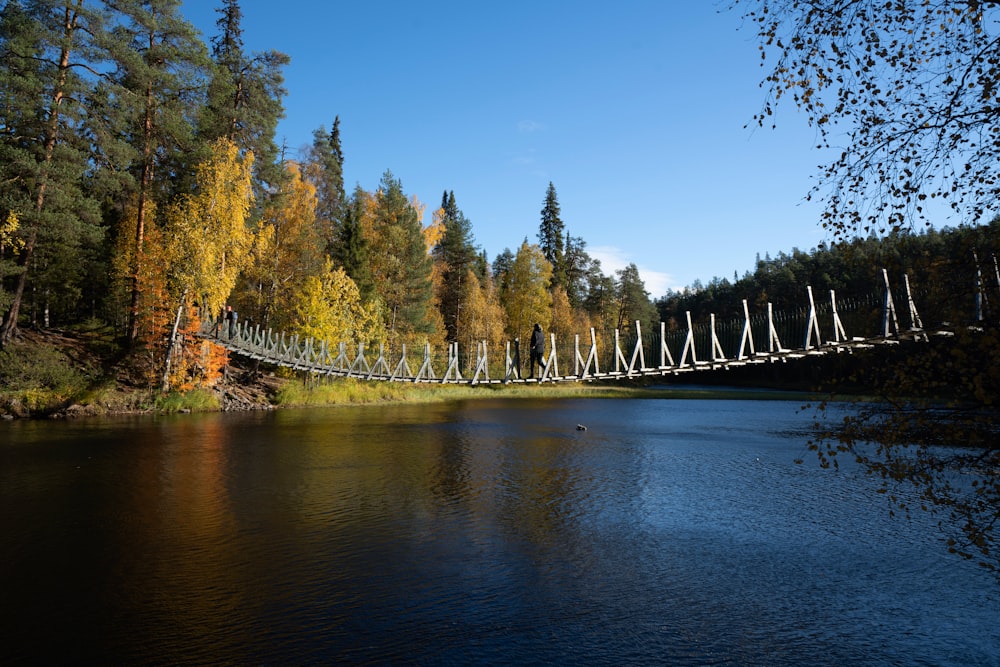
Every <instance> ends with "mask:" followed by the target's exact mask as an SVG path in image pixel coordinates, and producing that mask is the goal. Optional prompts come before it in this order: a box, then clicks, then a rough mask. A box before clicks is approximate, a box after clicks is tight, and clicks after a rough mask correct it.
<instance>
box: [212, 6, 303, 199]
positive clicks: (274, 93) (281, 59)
mask: <svg viewBox="0 0 1000 667" xmlns="http://www.w3.org/2000/svg"><path fill="white" fill-rule="evenodd" d="M216 12H217V13H218V14H219V19H218V21H216V26H217V27H218V29H219V33H218V34H217V35H216V36H215V37H213V38H212V60H213V70H212V78H211V82H210V84H209V87H208V100H207V103H206V105H205V109H204V113H203V114H202V119H201V123H200V125H201V135H202V137H203V139H205V140H206V141H208V142H211V141H213V140H215V139H219V138H225V139H228V140H229V141H232V142H233V143H235V144H236V145H237V146H239V147H240V149H241V150H242V151H244V152H247V151H250V152H252V153H253V154H254V164H255V165H256V166H255V173H254V176H255V179H254V180H255V186H254V190H255V192H256V194H257V197H258V198H260V199H261V200H263V197H262V195H263V194H264V192H265V190H266V189H267V188H268V186H276V185H277V184H278V180H279V179H280V178H281V177H282V175H283V169H282V166H281V164H280V163H279V161H278V146H277V145H276V143H275V140H274V136H275V131H276V130H277V127H278V121H279V120H280V119H281V118H283V117H284V108H283V106H282V99H283V98H284V96H285V93H286V91H285V88H284V74H283V69H284V67H286V66H287V65H288V64H289V63H290V62H291V59H290V58H289V57H288V56H287V55H285V54H284V53H281V52H279V51H273V50H271V51H264V52H261V53H253V54H249V55H248V54H247V53H246V52H245V50H244V46H243V28H242V25H241V24H242V20H243V12H242V11H241V9H240V4H239V0H222V7H220V8H218V9H217V10H216Z"/></svg>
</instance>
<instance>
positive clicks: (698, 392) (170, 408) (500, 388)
mask: <svg viewBox="0 0 1000 667" xmlns="http://www.w3.org/2000/svg"><path fill="white" fill-rule="evenodd" d="M123 358H124V357H123V355H122V354H121V351H120V350H118V349H117V348H116V346H115V345H114V344H113V342H112V341H111V340H110V339H109V337H108V335H107V332H106V331H104V330H101V329H99V328H93V329H87V328H82V329H79V330H74V331H61V332H45V333H40V332H31V331H28V332H24V334H23V335H22V336H21V338H19V339H18V340H17V341H16V342H15V343H14V344H12V345H9V346H8V347H7V348H6V349H4V350H3V351H0V417H2V418H5V419H12V418H54V417H83V416H95V415H106V414H134V413H164V414H165V413H177V412H206V411H219V410H226V411H231V410H266V409H272V408H277V407H281V408H292V407H317V406H338V405H367V404H374V403H428V402H440V401H454V400H475V399H486V398H504V399H508V398H509V399H519V398H541V397H544V398H673V399H686V398H741V399H784V400H808V398H809V395H808V394H805V393H803V392H795V391H770V390H763V389H762V390H754V389H733V388H727V387H697V386H685V385H669V384H667V383H668V382H669V378H666V379H658V380H656V382H655V384H654V383H653V382H651V381H650V380H636V379H633V380H618V381H609V382H564V383H549V382H546V383H540V384H510V385H504V384H480V385H475V386H471V385H456V384H423V383H419V384H418V383H408V382H367V381H364V380H358V379H352V378H331V379H317V378H309V377H303V375H302V374H295V373H291V372H286V371H282V370H281V369H274V368H266V369H256V370H251V369H250V368H248V367H246V368H245V367H241V366H240V364H239V361H238V360H233V365H232V366H231V367H230V368H229V369H228V372H227V374H226V375H227V377H226V379H224V380H222V381H220V382H219V383H218V384H217V385H215V386H213V387H211V388H199V389H192V390H190V391H187V392H184V393H180V392H171V393H167V394H163V393H161V392H159V391H157V390H155V389H153V388H150V387H148V386H137V385H136V384H135V383H134V382H133V381H131V379H130V377H129V374H128V373H127V372H125V371H124V370H123V367H122V361H123Z"/></svg>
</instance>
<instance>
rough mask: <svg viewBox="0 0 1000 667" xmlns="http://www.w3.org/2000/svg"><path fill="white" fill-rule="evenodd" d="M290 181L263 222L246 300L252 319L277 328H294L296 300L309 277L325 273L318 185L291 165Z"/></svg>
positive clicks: (249, 273) (255, 246)
mask: <svg viewBox="0 0 1000 667" xmlns="http://www.w3.org/2000/svg"><path fill="white" fill-rule="evenodd" d="M285 169H286V171H287V172H288V179H287V181H286V183H285V185H284V187H283V189H282V191H281V193H280V195H278V196H277V197H275V199H274V201H275V203H274V205H272V206H270V207H269V208H268V209H267V210H266V212H265V214H264V218H263V220H262V221H261V226H260V229H259V230H258V232H257V235H256V238H254V240H253V251H252V254H251V260H250V265H249V267H248V269H247V272H246V276H247V278H248V283H249V284H250V285H251V286H252V290H251V291H249V292H247V293H246V294H244V295H243V301H244V305H245V306H246V307H247V308H248V309H249V310H250V313H249V315H250V317H251V318H253V319H255V320H256V321H257V322H259V323H261V324H262V325H264V326H269V327H273V328H275V329H283V328H286V327H288V328H291V327H292V326H294V322H293V319H294V315H293V313H294V311H295V308H296V301H297V300H298V298H299V297H300V295H301V293H302V290H303V289H304V286H305V281H306V280H307V278H308V277H309V276H316V275H319V274H321V273H322V272H323V261H324V257H323V254H322V247H323V242H322V239H320V237H319V233H318V232H317V230H316V227H315V224H314V223H315V219H316V202H317V198H316V186H315V185H313V184H312V183H310V182H309V181H306V180H303V178H302V173H301V170H300V168H299V166H298V165H297V164H295V163H292V162H290V163H288V164H287V165H286V167H285Z"/></svg>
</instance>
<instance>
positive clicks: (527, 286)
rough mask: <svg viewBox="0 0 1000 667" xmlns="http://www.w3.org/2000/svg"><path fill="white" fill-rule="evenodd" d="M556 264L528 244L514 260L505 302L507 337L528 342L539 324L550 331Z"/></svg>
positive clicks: (505, 291)
mask: <svg viewBox="0 0 1000 667" xmlns="http://www.w3.org/2000/svg"><path fill="white" fill-rule="evenodd" d="M551 281H552V264H550V263H549V261H548V260H547V259H545V255H544V254H543V253H542V249H541V248H539V247H538V246H537V245H528V242H527V241H525V242H523V243H522V244H521V247H520V248H519V249H518V251H517V255H515V256H514V262H513V263H512V264H511V267H510V271H508V273H507V277H506V280H505V282H504V287H505V288H504V292H503V294H502V295H501V296H502V302H503V306H504V310H506V311H507V333H508V334H509V335H510V337H511V338H520V339H521V340H522V341H527V340H528V339H529V337H530V335H531V328H532V326H533V325H534V324H535V323H536V322H537V323H539V324H541V325H542V328H543V329H548V327H549V324H550V323H551V321H552V296H551V295H550V294H549V289H548V287H549V283H550V282H551Z"/></svg>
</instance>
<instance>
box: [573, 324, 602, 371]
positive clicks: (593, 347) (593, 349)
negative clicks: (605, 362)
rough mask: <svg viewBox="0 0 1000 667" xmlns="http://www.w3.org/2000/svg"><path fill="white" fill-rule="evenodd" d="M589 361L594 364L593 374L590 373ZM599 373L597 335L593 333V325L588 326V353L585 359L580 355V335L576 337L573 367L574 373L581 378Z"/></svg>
mask: <svg viewBox="0 0 1000 667" xmlns="http://www.w3.org/2000/svg"><path fill="white" fill-rule="evenodd" d="M591 362H593V364H594V372H593V374H591V373H590V364H591ZM581 369H582V370H581ZM600 373H601V369H600V366H599V365H598V360H597V336H596V335H595V334H594V327H590V353H589V354H588V355H587V360H586V361H584V360H583V357H581V356H580V336H579V335H577V337H576V366H575V368H574V375H576V376H577V377H578V378H580V379H581V380H582V379H584V378H586V377H588V375H589V376H590V377H594V376H596V375H600Z"/></svg>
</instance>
